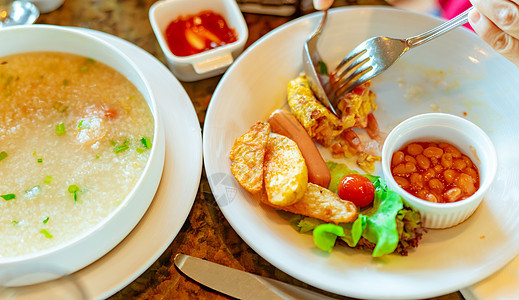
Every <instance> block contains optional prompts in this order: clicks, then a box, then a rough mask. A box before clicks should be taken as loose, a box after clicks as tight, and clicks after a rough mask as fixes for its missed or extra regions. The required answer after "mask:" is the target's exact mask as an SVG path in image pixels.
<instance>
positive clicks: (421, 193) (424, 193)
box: [416, 190, 429, 200]
mask: <svg viewBox="0 0 519 300" xmlns="http://www.w3.org/2000/svg"><path fill="white" fill-rule="evenodd" d="M427 194H429V191H427V190H420V191H418V193H416V196H417V197H418V198H420V199H424V200H427V199H426V197H427Z"/></svg>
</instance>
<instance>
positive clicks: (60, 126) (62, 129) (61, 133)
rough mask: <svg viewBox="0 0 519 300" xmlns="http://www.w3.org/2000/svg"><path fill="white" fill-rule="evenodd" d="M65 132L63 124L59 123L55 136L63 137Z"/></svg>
mask: <svg viewBox="0 0 519 300" xmlns="http://www.w3.org/2000/svg"><path fill="white" fill-rule="evenodd" d="M66 132H67V131H66V130H65V124H63V122H59V123H58V125H56V134H57V135H59V136H61V135H64V134H65V133H66Z"/></svg>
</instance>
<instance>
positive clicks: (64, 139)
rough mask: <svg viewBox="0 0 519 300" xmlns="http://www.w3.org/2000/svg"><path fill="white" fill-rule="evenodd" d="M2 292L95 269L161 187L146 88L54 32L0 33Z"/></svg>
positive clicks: (154, 116)
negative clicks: (4, 288)
mask: <svg viewBox="0 0 519 300" xmlns="http://www.w3.org/2000/svg"><path fill="white" fill-rule="evenodd" d="M0 39H1V40H2V41H8V42H7V43H4V45H3V46H2V48H1V49H0V177H1V178H2V180H1V182H0V210H2V214H1V216H0V236H1V239H2V242H3V243H2V247H1V248H0V285H14V286H16V285H26V284H33V283H38V282H42V281H46V280H51V279H54V278H57V277H60V276H62V275H66V274H70V273H73V272H75V271H77V270H79V269H81V268H83V267H85V266H87V265H88V264H90V263H92V262H94V261H95V260H97V259H98V258H100V257H101V256H103V255H104V254H106V253H107V252H108V251H110V250H111V249H112V248H113V247H115V246H116V245H117V244H118V243H119V242H120V241H121V240H122V239H124V237H125V236H126V235H127V234H128V233H129V232H130V231H131V230H132V229H133V228H134V227H135V225H136V224H137V223H138V222H139V220H140V219H141V217H142V216H143V215H144V213H145V212H146V210H147V208H148V206H149V205H150V203H151V201H152V199H153V196H154V194H155V192H156V190H157V188H158V184H159V181H160V178H161V174H162V169H163V165H164V155H165V154H164V153H165V141H164V139H165V138H164V132H163V128H162V126H161V124H160V117H159V115H158V110H157V105H156V102H155V99H154V97H153V94H152V92H151V90H150V87H149V85H148V83H147V81H146V79H145V78H144V76H143V75H142V74H141V72H140V71H139V70H138V68H137V67H136V66H135V65H134V64H133V63H132V61H131V60H130V59H129V58H128V57H126V55H125V54H124V53H122V52H120V51H118V50H117V49H115V48H114V47H112V46H111V45H109V44H107V43H105V42H103V41H101V40H99V39H97V38H94V37H91V36H89V35H87V34H83V33H81V32H79V31H77V30H73V29H67V28H61V27H58V26H47V25H37V26H27V27H13V28H9V29H5V30H2V31H0Z"/></svg>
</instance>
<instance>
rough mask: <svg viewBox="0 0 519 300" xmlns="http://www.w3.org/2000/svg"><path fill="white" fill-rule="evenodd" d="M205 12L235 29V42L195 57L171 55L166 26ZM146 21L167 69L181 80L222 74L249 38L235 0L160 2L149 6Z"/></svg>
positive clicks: (165, 0)
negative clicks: (185, 17) (236, 37)
mask: <svg viewBox="0 0 519 300" xmlns="http://www.w3.org/2000/svg"><path fill="white" fill-rule="evenodd" d="M204 10H211V11H213V12H215V13H218V14H220V15H222V17H223V18H224V19H225V20H226V21H227V24H228V25H229V27H230V28H233V29H234V30H236V34H237V35H238V40H237V41H236V42H234V43H230V44H228V45H223V46H221V47H217V48H214V49H211V50H208V51H204V52H202V53H198V54H194V55H189V56H176V55H174V54H173V53H172V52H171V50H170V49H169V46H168V43H167V41H166V37H165V32H166V28H167V27H168V25H169V23H171V21H173V20H175V19H177V18H178V17H180V16H187V15H195V14H197V13H199V12H201V11H204ZM149 18H150V23H151V27H152V28H153V31H154V32H155V36H156V37H157V40H158V41H159V45H160V47H161V48H162V51H163V52H164V55H165V56H166V60H167V63H168V67H169V68H170V70H171V71H172V72H173V74H175V76H176V77H177V78H178V79H180V80H182V81H196V80H200V79H204V78H209V77H213V76H216V75H220V74H222V73H223V72H225V71H226V70H227V68H228V67H229V66H230V65H231V64H232V63H233V61H234V60H235V59H236V58H237V57H238V56H239V55H240V54H241V52H242V51H243V48H244V47H245V42H246V41H247V38H248V35H249V32H248V29H247V24H246V23H245V19H244V18H243V14H242V12H241V11H240V8H239V7H238V4H236V1H234V0H162V1H158V2H156V3H154V4H153V5H152V6H151V8H150V13H149Z"/></svg>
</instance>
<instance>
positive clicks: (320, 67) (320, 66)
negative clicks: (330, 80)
mask: <svg viewBox="0 0 519 300" xmlns="http://www.w3.org/2000/svg"><path fill="white" fill-rule="evenodd" d="M317 72H318V73H319V74H321V75H328V66H326V63H325V62H324V61H319V62H318V63H317Z"/></svg>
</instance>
